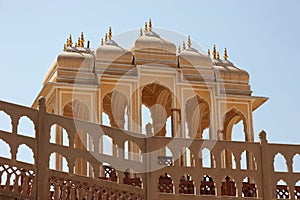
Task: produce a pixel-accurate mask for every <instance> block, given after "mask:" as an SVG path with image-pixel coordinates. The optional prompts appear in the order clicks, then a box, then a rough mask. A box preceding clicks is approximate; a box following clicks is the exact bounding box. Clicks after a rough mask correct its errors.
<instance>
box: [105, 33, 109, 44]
mask: <svg viewBox="0 0 300 200" xmlns="http://www.w3.org/2000/svg"><path fill="white" fill-rule="evenodd" d="M107 40H108V35H107V33H105V38H104V41H105V42H107Z"/></svg>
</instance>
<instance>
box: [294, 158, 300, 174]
mask: <svg viewBox="0 0 300 200" xmlns="http://www.w3.org/2000/svg"><path fill="white" fill-rule="evenodd" d="M293 172H297V173H300V155H299V154H296V155H294V157H293Z"/></svg>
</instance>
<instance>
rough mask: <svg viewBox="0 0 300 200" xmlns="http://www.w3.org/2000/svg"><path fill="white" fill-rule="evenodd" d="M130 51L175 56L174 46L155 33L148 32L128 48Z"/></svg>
mask: <svg viewBox="0 0 300 200" xmlns="http://www.w3.org/2000/svg"><path fill="white" fill-rule="evenodd" d="M130 50H131V51H132V52H135V51H143V52H148V51H151V52H153V51H154V52H155V51H158V52H159V53H166V54H176V45H175V44H173V43H171V42H169V41H167V40H164V39H162V38H161V37H160V36H159V35H158V34H157V33H155V32H153V31H150V32H147V33H145V35H143V36H140V37H139V38H138V39H137V40H135V42H134V43H133V45H132V46H131V47H130Z"/></svg>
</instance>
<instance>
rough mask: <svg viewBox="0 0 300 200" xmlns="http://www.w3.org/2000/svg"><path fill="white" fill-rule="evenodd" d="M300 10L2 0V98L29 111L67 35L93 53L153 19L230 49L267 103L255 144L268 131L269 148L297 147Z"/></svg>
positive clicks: (274, 4)
mask: <svg viewBox="0 0 300 200" xmlns="http://www.w3.org/2000/svg"><path fill="white" fill-rule="evenodd" d="M299 9H300V1H299V0H286V1H283V0H281V1H278V0H251V1H244V0H226V1H224V0H215V1H208V0H205V1H203V0H195V1H189V0H185V1H178V0H160V1H158V0H152V1H145V2H144V1H116V0H110V1H58V0H52V1H31V0H27V1H15V0H0V25H1V26H0V40H1V42H0V58H1V62H0V69H1V70H0V99H1V100H5V101H10V102H14V103H18V104H22V105H26V106H31V104H32V102H33V100H34V99H35V97H36V95H37V94H38V92H39V90H40V89H41V87H42V79H43V77H44V74H45V73H46V71H47V70H48V68H49V67H50V65H51V63H52V62H53V60H54V59H55V57H56V56H57V55H58V54H59V53H60V52H61V51H62V48H63V44H64V43H65V40H66V38H67V37H68V35H69V34H70V33H72V34H73V35H74V36H76V38H77V36H78V35H79V34H80V32H81V31H84V32H85V35H86V37H87V39H88V40H90V41H91V47H93V48H96V47H97V46H98V45H99V41H100V39H101V37H103V35H104V34H105V32H106V31H107V27H109V26H112V28H113V31H114V33H115V34H118V33H122V32H125V31H130V30H133V29H138V28H140V27H142V26H143V24H144V22H145V21H147V20H148V19H149V18H151V19H152V21H153V26H154V28H155V27H159V28H163V29H171V30H176V31H178V32H179V33H182V34H184V35H188V34H190V35H191V37H192V39H193V40H194V41H196V42H197V43H198V44H200V45H201V46H202V47H204V48H205V49H207V48H211V47H212V45H213V44H217V47H218V48H219V50H220V52H221V51H222V49H223V48H224V47H227V49H228V53H229V59H230V60H231V61H232V62H234V63H235V64H236V65H237V66H240V67H242V68H243V69H245V70H247V71H248V72H249V74H250V76H251V80H250V83H251V86H252V90H253V92H254V93H253V94H254V95H256V96H267V97H269V98H270V100H269V101H268V102H267V103H265V104H264V105H263V106H262V107H261V108H259V109H258V110H257V111H255V112H254V129H255V135H256V139H257V135H258V133H259V131H260V130H262V129H264V130H266V132H267V134H268V139H269V141H271V142H280V143H298V144H299V143H300V130H299V127H298V125H299V124H300V118H299V113H300V105H299V103H298V101H299V99H300V94H299V86H300V78H299V74H300V64H299V62H298V58H299V53H300V52H299V49H298V48H299V46H300V26H299V24H300V23H299V20H300V12H299ZM298 123H299V124H298Z"/></svg>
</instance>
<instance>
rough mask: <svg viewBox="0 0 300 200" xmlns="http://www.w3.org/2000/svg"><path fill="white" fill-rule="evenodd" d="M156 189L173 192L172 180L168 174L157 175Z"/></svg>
mask: <svg viewBox="0 0 300 200" xmlns="http://www.w3.org/2000/svg"><path fill="white" fill-rule="evenodd" d="M158 191H159V192H162V193H173V181H172V178H171V177H170V176H169V175H168V174H165V175H161V176H160V177H159V182H158Z"/></svg>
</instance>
